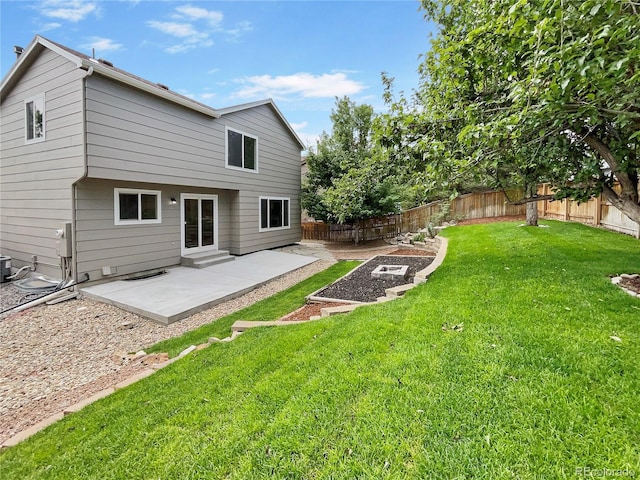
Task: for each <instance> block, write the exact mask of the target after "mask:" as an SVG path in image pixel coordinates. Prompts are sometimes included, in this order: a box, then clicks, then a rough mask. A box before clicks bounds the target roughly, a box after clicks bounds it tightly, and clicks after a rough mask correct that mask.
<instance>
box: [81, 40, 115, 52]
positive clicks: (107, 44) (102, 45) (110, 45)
mask: <svg viewBox="0 0 640 480" xmlns="http://www.w3.org/2000/svg"><path fill="white" fill-rule="evenodd" d="M88 41H89V42H88V43H85V44H84V45H82V48H84V49H85V50H91V49H94V48H95V49H96V52H114V51H116V50H120V49H122V46H123V45H122V44H121V43H116V42H114V41H113V40H111V39H110V38H102V37H90V38H88Z"/></svg>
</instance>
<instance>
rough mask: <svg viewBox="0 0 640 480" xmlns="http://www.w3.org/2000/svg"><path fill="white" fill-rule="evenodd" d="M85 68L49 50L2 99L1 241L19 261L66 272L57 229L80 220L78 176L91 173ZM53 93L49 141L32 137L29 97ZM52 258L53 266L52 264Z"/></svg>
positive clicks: (48, 100) (51, 272) (53, 273)
mask: <svg viewBox="0 0 640 480" xmlns="http://www.w3.org/2000/svg"><path fill="white" fill-rule="evenodd" d="M82 75H83V72H82V71H79V70H78V69H77V68H76V67H75V65H73V64H72V63H71V62H69V61H68V60H66V59H64V58H62V57H60V56H58V55H57V54H55V53H53V52H51V51H49V50H46V49H44V50H43V51H42V53H40V54H39V55H38V56H37V58H35V60H34V62H33V64H32V65H31V67H30V68H29V69H28V70H27V71H26V72H25V74H24V75H23V76H22V78H21V79H20V81H19V82H18V83H17V84H16V85H15V86H14V87H13V89H12V90H11V91H10V92H9V93H8V95H7V96H6V97H5V98H4V100H3V101H2V106H1V114H0V118H1V120H0V132H1V140H0V144H1V152H0V157H1V162H2V164H1V168H2V175H0V179H1V180H0V182H1V184H0V245H1V248H2V250H1V253H2V255H8V256H10V257H12V259H13V265H14V266H15V267H21V266H23V265H27V264H31V256H32V255H37V257H38V262H39V263H38V268H37V272H38V273H41V274H44V275H47V276H50V277H53V278H60V277H61V270H60V267H59V266H58V265H59V264H60V259H59V257H58V256H57V253H56V241H57V238H56V237H55V234H54V232H55V230H56V229H58V228H61V225H62V224H63V223H65V222H71V221H72V188H71V185H72V183H73V182H74V181H75V180H76V179H78V178H80V177H81V176H82V174H83V172H84V147H83V136H84V135H83V111H82V106H83V88H82ZM40 94H44V95H45V140H44V141H42V142H37V143H31V144H28V145H27V144H25V105H24V102H25V100H26V99H29V98H32V97H34V96H36V95H40ZM47 264H49V265H47Z"/></svg>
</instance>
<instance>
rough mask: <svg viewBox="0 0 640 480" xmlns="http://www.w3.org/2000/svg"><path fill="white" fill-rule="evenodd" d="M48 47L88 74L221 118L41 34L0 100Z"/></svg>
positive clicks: (15, 69)
mask: <svg viewBox="0 0 640 480" xmlns="http://www.w3.org/2000/svg"><path fill="white" fill-rule="evenodd" d="M44 48H48V49H49V50H52V51H54V52H55V53H57V54H58V55H60V56H62V57H64V58H66V59H67V60H69V61H70V62H72V63H74V64H75V65H76V66H77V67H78V68H82V69H83V70H87V71H88V72H91V73H98V74H100V75H103V76H105V77H109V78H112V79H113V80H116V81H119V82H122V83H125V84H127V85H130V86H132V87H134V88H137V89H139V90H143V91H145V92H147V93H150V94H152V95H156V96H158V97H161V98H164V99H166V100H169V101H171V102H174V103H177V104H179V105H183V106H185V107H187V108H190V109H192V110H195V111H197V112H200V113H203V114H205V115H208V116H210V117H213V118H218V117H219V116H220V115H219V114H218V113H217V112H216V110H215V109H213V108H211V107H210V106H208V105H205V104H203V103H200V102H196V101H195V100H192V99H190V98H188V97H185V96H184V95H180V94H179V93H176V92H174V91H172V90H168V89H167V88H165V87H163V86H161V85H159V84H157V83H153V82H150V81H148V80H145V79H144V78H141V77H138V76H136V75H133V74H131V73H129V72H126V71H125V70H122V69H120V68H116V67H114V66H112V65H110V64H107V63H104V61H100V60H96V59H95V58H91V57H89V56H88V55H85V54H84V53H80V52H77V51H75V50H72V49H70V48H68V47H65V46H64V45H60V44H58V43H55V42H52V41H51V40H48V39H46V38H44V37H41V36H40V35H36V36H35V38H34V39H33V40H32V41H31V43H30V44H29V46H28V47H27V48H25V49H24V51H23V52H22V54H21V55H20V57H18V60H17V61H16V63H15V64H14V65H13V66H12V67H11V69H10V70H9V72H8V73H7V75H6V76H5V78H3V79H2V84H1V85H0V99H4V97H5V96H6V95H8V94H9V91H10V90H11V89H12V88H13V87H14V85H15V84H16V83H17V82H18V80H19V79H20V77H21V76H22V74H23V73H24V72H25V71H26V70H27V68H29V66H30V65H31V63H32V62H33V60H34V59H35V58H36V57H37V56H38V54H39V53H40V52H41V51H42V50H43V49H44Z"/></svg>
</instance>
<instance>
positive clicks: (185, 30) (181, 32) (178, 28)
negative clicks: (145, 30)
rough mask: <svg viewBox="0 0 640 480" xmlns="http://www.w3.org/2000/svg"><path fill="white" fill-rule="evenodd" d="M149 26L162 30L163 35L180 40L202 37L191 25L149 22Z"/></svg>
mask: <svg viewBox="0 0 640 480" xmlns="http://www.w3.org/2000/svg"><path fill="white" fill-rule="evenodd" d="M147 25H149V26H150V27H151V28H155V29H156V30H160V31H161V32H162V33H166V34H168V35H172V36H174V37H179V38H186V37H193V36H197V35H200V32H198V31H197V30H196V29H195V28H194V27H193V25H191V24H190V23H176V22H158V21H156V20H149V21H148V22H147Z"/></svg>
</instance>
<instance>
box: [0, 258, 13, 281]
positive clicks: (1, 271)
mask: <svg viewBox="0 0 640 480" xmlns="http://www.w3.org/2000/svg"><path fill="white" fill-rule="evenodd" d="M9 276H11V257H5V256H0V283H4V282H9V281H10V280H8V279H7V277H9Z"/></svg>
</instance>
